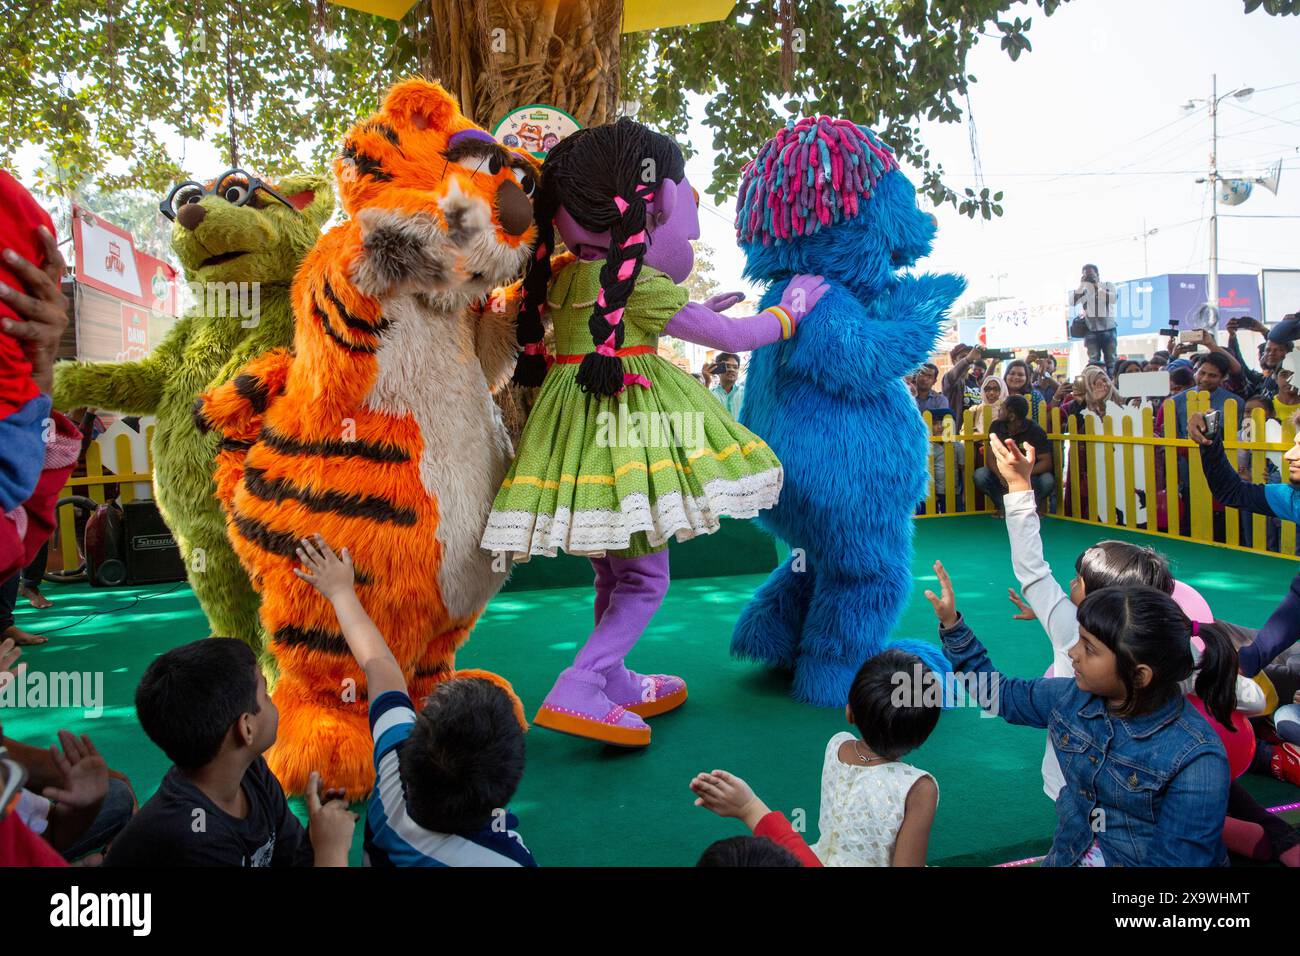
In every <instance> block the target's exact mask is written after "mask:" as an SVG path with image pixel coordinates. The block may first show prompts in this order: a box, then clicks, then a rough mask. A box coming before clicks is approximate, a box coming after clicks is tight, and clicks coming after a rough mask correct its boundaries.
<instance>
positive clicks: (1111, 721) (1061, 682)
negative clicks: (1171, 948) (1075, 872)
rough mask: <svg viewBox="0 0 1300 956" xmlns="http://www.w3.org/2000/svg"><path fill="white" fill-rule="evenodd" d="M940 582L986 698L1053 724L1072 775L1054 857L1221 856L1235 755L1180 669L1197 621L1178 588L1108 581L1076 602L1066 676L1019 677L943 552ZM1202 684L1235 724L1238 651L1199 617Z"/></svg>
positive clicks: (997, 708)
mask: <svg viewBox="0 0 1300 956" xmlns="http://www.w3.org/2000/svg"><path fill="white" fill-rule="evenodd" d="M934 569H935V573H936V574H937V575H938V578H939V584H940V590H941V594H940V595H939V596H935V594H934V592H932V591H926V592H925V596H926V597H927V598H929V600H930V603H931V604H932V605H933V606H934V611H935V614H936V615H937V616H938V618H939V636H940V638H941V640H942V641H943V649H944V653H945V654H946V655H947V656H948V659H949V661H951V662H952V667H953V671H954V672H956V673H957V674H958V675H965V674H985V675H988V678H989V679H991V680H992V682H993V683H992V689H991V692H990V693H988V694H987V696H986V697H985V699H984V700H981V701H980V705H981V706H982V707H984V708H985V709H986V710H988V711H989V712H990V713H992V714H996V715H997V716H1000V717H1003V718H1005V719H1006V720H1007V721H1009V722H1010V723H1013V724H1024V725H1027V726H1031V727H1044V728H1047V730H1048V736H1049V738H1050V740H1051V742H1052V747H1053V749H1054V750H1055V752H1056V756H1057V759H1058V760H1059V761H1060V764H1061V770H1062V772H1063V774H1064V776H1065V787H1064V788H1063V789H1062V790H1061V792H1060V795H1059V796H1058V797H1057V801H1056V813H1057V825H1056V835H1055V837H1054V838H1053V840H1052V848H1051V850H1050V851H1049V852H1048V854H1047V857H1046V858H1045V859H1044V861H1043V865H1044V866H1220V865H1225V864H1226V863H1227V858H1228V857H1227V851H1226V850H1225V849H1224V845H1223V838H1222V832H1223V820H1224V816H1225V813H1226V811H1227V802H1228V784H1229V780H1230V778H1229V772H1228V758H1227V756H1226V754H1225V753H1224V750H1223V744H1222V743H1221V742H1220V741H1219V738H1218V736H1217V735H1216V734H1215V732H1214V730H1213V729H1211V727H1210V725H1209V723H1208V722H1207V721H1206V720H1205V718H1204V717H1202V716H1201V715H1200V713H1199V712H1198V711H1197V710H1196V709H1195V707H1193V706H1192V705H1191V704H1190V703H1188V702H1187V700H1186V698H1184V696H1183V694H1182V692H1181V691H1180V689H1179V683H1180V682H1181V681H1183V680H1185V679H1187V678H1188V677H1189V676H1191V675H1192V673H1193V671H1194V669H1195V665H1194V663H1193V660H1192V654H1191V649H1190V647H1189V643H1188V639H1189V637H1190V635H1191V630H1192V624H1191V622H1190V621H1189V620H1188V619H1187V617H1186V615H1184V614H1183V612H1182V610H1181V609H1180V608H1179V607H1178V605H1177V604H1175V603H1174V601H1173V598H1171V597H1170V596H1169V595H1167V594H1165V593H1163V592H1162V591H1158V590H1156V589H1155V588H1150V587H1141V586H1133V587H1122V586H1121V587H1111V588H1104V589H1102V590H1100V591H1097V592H1095V593H1092V594H1089V595H1088V596H1087V597H1086V598H1085V599H1084V601H1083V603H1082V604H1080V605H1079V614H1078V620H1079V641H1078V643H1076V644H1075V645H1074V646H1073V647H1072V648H1071V649H1070V661H1071V664H1072V665H1073V668H1074V677H1073V679H1071V678H1068V677H1054V678H1042V679H1039V680H1022V679H1018V678H1012V677H1006V676H1004V675H1002V674H1000V673H998V672H997V671H996V670H995V669H994V667H993V664H992V663H991V662H990V661H989V656H988V652H987V651H986V650H985V649H984V646H983V645H982V644H980V642H979V641H978V640H977V639H976V637H975V635H974V634H973V633H972V632H971V630H970V628H969V627H967V626H966V623H965V621H964V620H963V619H962V617H961V616H960V615H959V614H958V613H957V608H956V598H955V596H954V595H953V590H952V582H951V581H950V580H949V579H948V574H947V572H946V571H945V570H944V568H943V565H942V564H941V563H940V562H938V561H936V562H935V565H934ZM1199 636H1200V637H1201V639H1202V640H1203V641H1204V642H1205V652H1204V653H1203V654H1202V657H1201V663H1200V669H1199V672H1198V673H1197V674H1196V688H1195V689H1196V693H1197V694H1198V695H1199V696H1200V698H1201V699H1202V701H1203V702H1204V703H1205V705H1206V708H1207V709H1208V710H1209V712H1210V713H1211V714H1213V715H1214V717H1215V718H1216V719H1217V720H1219V721H1221V722H1222V723H1224V724H1225V725H1227V726H1231V712H1232V710H1233V707H1234V705H1235V703H1236V700H1235V697H1236V695H1235V691H1234V684H1235V677H1236V672H1237V654H1236V650H1235V649H1234V647H1233V645H1232V642H1231V641H1230V640H1228V638H1227V636H1226V635H1224V634H1223V633H1222V632H1220V631H1219V630H1218V629H1217V628H1215V627H1213V626H1211V625H1201V627H1200V629H1199Z"/></svg>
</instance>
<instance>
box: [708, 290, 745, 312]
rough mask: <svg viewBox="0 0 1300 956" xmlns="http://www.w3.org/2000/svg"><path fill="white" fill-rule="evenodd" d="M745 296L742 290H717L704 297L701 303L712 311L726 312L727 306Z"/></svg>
mask: <svg viewBox="0 0 1300 956" xmlns="http://www.w3.org/2000/svg"><path fill="white" fill-rule="evenodd" d="M744 298H745V293H743V292H719V293H718V294H717V295H711V296H709V297H708V298H707V299H705V300H704V301H703V302H702V303H700V304H701V305H703V306H704V307H705V308H706V309H712V310H713V311H714V312H726V311H727V310H728V309H729V308H731V307H732V306H733V305H735V304H736V303H737V302H740V301H741V300H743V299H744Z"/></svg>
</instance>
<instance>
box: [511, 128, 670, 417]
mask: <svg viewBox="0 0 1300 956" xmlns="http://www.w3.org/2000/svg"><path fill="white" fill-rule="evenodd" d="M685 174H686V163H685V161H684V160H683V158H682V152H681V150H680V149H679V148H678V147H677V144H676V143H674V142H673V141H672V139H670V138H669V137H667V136H664V135H663V134H662V133H656V132H655V131H654V130H651V129H649V128H648V127H646V126H642V125H641V124H640V123H637V122H634V121H633V120H630V119H628V118H626V117H624V118H622V119H620V120H618V121H617V122H614V123H607V124H605V125H603V126H593V127H590V128H588V129H584V130H579V131H578V132H576V133H574V134H573V135H572V136H569V137H567V138H565V139H563V140H561V141H560V142H559V143H557V144H556V146H555V148H554V149H552V150H551V151H550V153H548V154H547V157H546V161H545V162H544V163H543V164H542V177H541V188H540V190H539V195H538V198H537V201H536V205H535V207H534V208H535V211H536V216H537V223H538V238H537V253H536V257H535V258H534V259H533V263H532V266H531V267H530V268H529V270H528V275H527V276H526V277H525V278H524V301H523V304H522V305H521V306H520V310H519V320H518V341H519V344H520V345H522V346H525V348H526V347H527V346H529V345H532V344H534V343H537V342H540V341H541V340H542V319H541V310H542V304H543V303H544V302H545V300H546V290H547V286H548V284H549V282H550V275H551V262H550V253H551V249H552V246H553V244H554V227H553V220H554V217H555V214H556V212H557V211H558V210H559V208H560V206H563V207H564V208H565V209H566V210H567V211H568V213H569V215H570V216H572V217H573V219H574V221H575V222H577V223H578V225H580V226H582V227H583V228H584V229H587V230H590V231H591V232H604V231H606V230H608V231H609V234H610V237H609V253H608V255H607V256H606V258H605V264H604V266H603V267H602V268H601V270H600V296H599V297H598V298H597V300H596V304H595V306H594V307H593V309H592V313H591V318H590V319H589V320H588V323H587V325H588V329H589V330H590V331H591V337H592V340H593V341H594V342H595V343H596V345H597V349H598V350H597V351H595V352H591V353H590V354H588V355H586V356H584V357H583V360H582V364H581V366H579V368H578V376H577V382H578V386H579V387H580V388H581V389H582V390H583V391H586V392H592V393H594V394H597V395H616V394H618V392H619V391H621V390H622V388H623V361H622V359H620V358H619V357H618V356H617V355H614V354H611V353H612V350H614V349H617V348H619V347H621V346H622V344H623V336H624V330H623V322H622V314H623V309H624V307H625V306H626V305H627V301H628V298H629V297H630V296H631V294H632V290H633V288H635V286H636V280H637V276H638V275H640V272H641V262H642V259H643V258H644V257H645V252H646V248H647V235H646V231H645V226H646V202H647V201H648V200H649V199H651V198H653V197H654V195H655V194H656V193H657V192H658V190H659V187H660V186H661V185H662V184H663V183H664V181H665V180H668V179H671V180H673V181H674V182H681V181H682V178H683V177H684V176H685ZM544 375H545V359H544V357H543V356H540V355H529V354H525V355H523V356H521V357H520V360H519V364H518V365H517V366H516V369H515V381H516V382H519V383H520V384H522V385H535V384H540V382H541V379H542V377H543V376H544Z"/></svg>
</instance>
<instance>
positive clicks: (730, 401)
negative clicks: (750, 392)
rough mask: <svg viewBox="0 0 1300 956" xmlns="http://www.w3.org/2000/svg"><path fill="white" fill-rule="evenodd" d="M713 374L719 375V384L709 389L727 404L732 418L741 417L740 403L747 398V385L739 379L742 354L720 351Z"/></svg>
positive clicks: (714, 364)
mask: <svg viewBox="0 0 1300 956" xmlns="http://www.w3.org/2000/svg"><path fill="white" fill-rule="evenodd" d="M713 374H714V375H716V376H718V384H717V385H715V386H713V388H711V389H709V391H710V392H712V393H713V395H714V397H715V398H717V400H718V401H720V402H721V403H722V404H723V405H724V406H726V409H727V411H729V412H730V413H731V417H732V418H739V416H740V403H741V402H743V401H744V400H745V386H743V385H741V384H740V382H739V381H738V379H739V378H740V356H739V355H737V354H736V353H735V352H719V353H718V358H717V361H716V362H714V363H713Z"/></svg>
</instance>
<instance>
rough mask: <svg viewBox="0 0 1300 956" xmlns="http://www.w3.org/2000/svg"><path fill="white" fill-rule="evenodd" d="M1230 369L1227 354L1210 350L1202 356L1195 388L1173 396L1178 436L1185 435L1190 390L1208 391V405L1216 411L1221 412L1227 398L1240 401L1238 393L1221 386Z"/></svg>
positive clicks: (1184, 436)
mask: <svg viewBox="0 0 1300 956" xmlns="http://www.w3.org/2000/svg"><path fill="white" fill-rule="evenodd" d="M1230 371H1232V365H1231V363H1230V362H1229V361H1228V358H1227V356H1225V355H1223V354H1222V353H1220V352H1210V353H1209V354H1208V355H1206V356H1204V358H1202V360H1201V364H1200V366H1199V367H1198V368H1197V369H1196V388H1194V389H1189V390H1188V391H1186V392H1179V393H1178V394H1177V395H1175V396H1174V413H1175V415H1176V416H1177V418H1178V432H1177V434H1178V437H1179V438H1186V437H1187V396H1188V395H1189V394H1190V393H1191V392H1208V393H1209V395H1210V407H1211V408H1213V409H1214V410H1215V411H1216V412H1222V411H1223V406H1224V403H1225V402H1227V401H1229V400H1231V401H1234V402H1240V401H1241V396H1240V395H1237V394H1235V393H1233V392H1230V391H1228V390H1227V389H1226V388H1224V387H1223V380H1224V379H1225V378H1227V377H1228V373H1229V372H1230Z"/></svg>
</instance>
